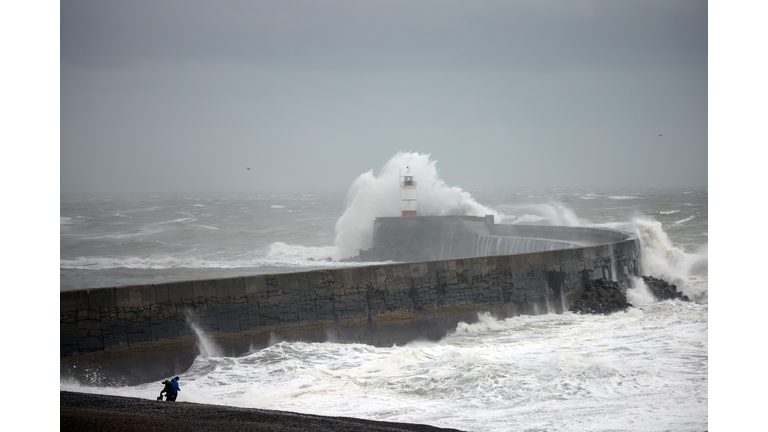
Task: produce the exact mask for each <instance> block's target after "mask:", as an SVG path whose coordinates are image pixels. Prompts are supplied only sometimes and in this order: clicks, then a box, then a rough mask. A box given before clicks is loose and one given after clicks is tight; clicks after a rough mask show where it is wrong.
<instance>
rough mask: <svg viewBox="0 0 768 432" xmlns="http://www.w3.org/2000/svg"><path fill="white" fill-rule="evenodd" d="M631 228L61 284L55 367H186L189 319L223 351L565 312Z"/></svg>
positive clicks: (633, 264)
mask: <svg viewBox="0 0 768 432" xmlns="http://www.w3.org/2000/svg"><path fill="white" fill-rule="evenodd" d="M639 268H640V249H639V244H638V242H637V241H636V240H633V239H629V240H622V241H619V242H615V243H611V244H605V245H599V246H591V247H583V248H576V249H564V250H555V251H548V252H538V253H532V254H521V255H503V256H491V257H478V258H464V259H449V260H442V261H427V262H413V263H396V264H388V265H375V266H361V267H355V268H344V269H334V270H316V271H308V272H297V273H287V274H278V275H258V276H251V277H238V278H231V279H216V280H204V281H190V282H176V283H167V284H157V285H142V286H128V287H117V288H99V289H89V290H81V291H66V292H61V293H60V296H61V297H60V310H61V316H60V325H61V327H60V332H61V333H60V342H61V346H60V348H61V351H60V360H61V368H62V374H63V375H72V376H74V377H76V378H78V379H81V380H86V381H90V382H94V383H103V384H106V383H115V382H123V383H138V382H147V381H152V380H157V379H160V378H164V377H168V376H172V375H175V374H178V373H180V372H182V371H184V370H186V369H187V368H188V367H189V366H190V365H191V364H192V361H193V359H194V357H195V356H196V355H197V354H198V353H199V352H200V349H201V347H199V346H198V343H199V342H198V341H199V339H198V336H197V334H196V333H195V329H194V328H193V325H194V327H197V328H198V329H200V330H202V331H204V332H205V334H206V335H207V336H208V337H209V338H211V339H212V340H213V341H215V343H216V344H217V345H218V346H220V347H221V348H222V349H223V351H224V352H223V354H224V355H228V356H236V355H241V354H243V353H246V352H248V351H249V350H254V349H260V348H264V347H266V346H268V345H269V344H270V343H274V342H275V341H281V340H304V341H314V342H324V341H333V342H360V343H366V344H372V345H378V346H391V345H392V344H405V343H407V342H409V341H412V340H416V339H427V340H437V339H440V338H442V337H443V336H445V335H446V334H447V333H448V332H450V331H453V330H454V329H455V328H456V325H457V323H459V322H461V321H464V322H470V323H471V322H475V321H477V319H478V313H481V312H489V313H491V314H493V315H494V316H496V317H498V318H505V317H509V316H514V315H519V314H536V313H547V312H557V313H559V312H562V311H563V310H567V308H568V305H569V303H570V302H572V301H575V300H576V299H578V298H579V296H580V295H581V293H582V292H583V290H584V283H585V281H589V280H593V279H599V278H606V279H613V280H619V281H625V280H626V279H627V278H628V277H629V276H630V275H639Z"/></svg>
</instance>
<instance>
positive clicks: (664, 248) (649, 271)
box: [633, 218, 708, 303]
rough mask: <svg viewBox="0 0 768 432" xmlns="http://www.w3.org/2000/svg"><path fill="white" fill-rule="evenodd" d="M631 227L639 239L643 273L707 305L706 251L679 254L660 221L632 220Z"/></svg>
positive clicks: (681, 252) (702, 249)
mask: <svg viewBox="0 0 768 432" xmlns="http://www.w3.org/2000/svg"><path fill="white" fill-rule="evenodd" d="M633 225H634V230H635V235H636V236H637V238H638V239H639V240H640V245H641V260H642V265H643V269H642V272H643V274H645V275H649V276H653V277H657V278H660V279H664V280H666V281H667V282H669V283H671V284H675V285H677V287H678V291H681V292H683V294H685V295H687V296H688V297H689V298H690V299H691V300H693V301H696V302H699V303H707V298H708V295H707V286H708V284H707V282H706V279H707V276H706V274H707V261H708V258H707V255H706V253H707V252H706V248H700V249H699V250H697V253H687V252H685V251H683V250H682V249H681V248H679V247H678V246H676V245H675V244H674V243H673V242H672V241H671V240H670V239H669V237H668V236H667V233H666V232H664V230H663V229H662V226H661V222H658V221H656V220H654V219H651V218H635V219H634V220H633Z"/></svg>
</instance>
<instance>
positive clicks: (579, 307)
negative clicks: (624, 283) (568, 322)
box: [569, 279, 632, 315]
mask: <svg viewBox="0 0 768 432" xmlns="http://www.w3.org/2000/svg"><path fill="white" fill-rule="evenodd" d="M584 288H585V290H586V292H584V294H582V295H581V300H577V301H576V302H575V303H573V304H572V305H571V308H570V309H569V310H570V311H571V312H575V313H579V314H605V315H607V314H611V313H614V312H618V311H624V310H626V309H627V308H629V307H631V306H632V304H630V303H627V297H626V295H624V293H623V292H622V291H621V288H620V287H619V283H618V282H616V281H609V280H606V279H597V280H593V281H590V282H589V283H588V284H587V285H586V286H585V287H584Z"/></svg>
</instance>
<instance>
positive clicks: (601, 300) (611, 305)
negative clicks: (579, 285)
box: [569, 276, 691, 315]
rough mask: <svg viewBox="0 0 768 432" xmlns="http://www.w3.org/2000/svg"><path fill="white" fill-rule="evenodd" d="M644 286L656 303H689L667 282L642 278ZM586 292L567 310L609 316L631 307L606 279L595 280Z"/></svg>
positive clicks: (650, 277)
mask: <svg viewBox="0 0 768 432" xmlns="http://www.w3.org/2000/svg"><path fill="white" fill-rule="evenodd" d="M642 278H643V282H645V286H647V287H648V290H650V291H651V294H653V297H654V298H655V299H656V300H657V301H662V300H682V301H691V300H690V299H688V297H687V296H685V295H683V293H681V292H680V291H677V286H676V285H670V284H669V283H668V282H667V281H665V280H662V279H657V278H655V277H653V276H642ZM584 288H585V290H586V292H585V293H584V294H582V295H581V300H577V301H576V302H575V303H573V304H572V306H571V308H570V309H569V310H570V311H571V312H575V313H579V314H606V315H607V314H611V313H614V312H618V311H626V310H627V308H629V307H632V304H631V303H627V297H626V295H625V294H624V293H623V292H622V291H621V288H620V286H619V283H618V282H615V281H609V280H606V279H597V280H593V281H591V282H589V283H588V284H587V285H586V286H585V287H584Z"/></svg>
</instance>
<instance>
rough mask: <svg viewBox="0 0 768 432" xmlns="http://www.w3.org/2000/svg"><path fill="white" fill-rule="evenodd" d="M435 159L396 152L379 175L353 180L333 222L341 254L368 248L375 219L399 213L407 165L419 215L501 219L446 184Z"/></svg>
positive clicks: (371, 174)
mask: <svg viewBox="0 0 768 432" xmlns="http://www.w3.org/2000/svg"><path fill="white" fill-rule="evenodd" d="M436 162H437V161H432V160H430V157H429V155H428V154H419V153H405V152H399V153H397V154H396V155H395V156H394V157H393V158H392V159H390V160H389V162H387V163H386V164H385V165H384V166H383V167H382V168H381V170H379V174H378V176H376V175H374V174H373V170H370V171H368V172H366V173H363V174H361V175H360V176H359V177H358V178H357V179H356V180H355V181H354V182H353V183H352V187H351V188H350V190H349V192H348V195H347V209H346V210H345V211H344V214H343V215H342V216H341V217H340V218H339V220H338V222H337V223H336V245H337V246H338V247H339V253H340V254H341V256H344V257H348V256H353V255H356V254H357V253H358V251H359V250H360V249H368V248H369V247H371V241H372V237H373V221H374V219H376V218H377V217H383V216H400V214H401V210H400V200H401V198H400V186H399V185H400V183H399V182H400V179H399V176H400V175H402V174H404V173H405V172H406V167H407V166H409V167H411V173H412V174H413V176H414V180H416V182H417V187H416V202H417V209H418V214H419V215H420V216H447V215H469V216H485V215H494V217H495V218H496V221H497V222H500V221H501V220H502V219H503V215H502V214H501V213H499V212H497V211H495V210H493V209H490V208H488V207H485V206H483V205H480V204H478V203H477V202H476V201H475V200H474V199H473V198H472V196H471V195H470V194H469V193H468V192H465V191H463V190H462V189H461V188H458V187H455V186H453V187H451V186H448V185H446V184H445V182H444V181H443V180H442V179H441V178H440V177H439V176H438V171H437V167H436Z"/></svg>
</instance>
